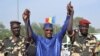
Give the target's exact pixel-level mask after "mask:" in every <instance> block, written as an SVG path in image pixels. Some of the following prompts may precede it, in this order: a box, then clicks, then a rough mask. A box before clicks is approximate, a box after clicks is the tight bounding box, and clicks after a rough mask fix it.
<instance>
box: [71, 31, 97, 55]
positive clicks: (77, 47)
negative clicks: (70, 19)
mask: <svg viewBox="0 0 100 56" xmlns="http://www.w3.org/2000/svg"><path fill="white" fill-rule="evenodd" d="M70 37H74V38H75V39H74V42H73V44H72V48H71V56H92V55H93V49H95V46H96V37H95V36H93V35H90V34H88V36H87V37H84V36H82V35H81V34H80V32H75V34H74V35H72V36H70Z"/></svg>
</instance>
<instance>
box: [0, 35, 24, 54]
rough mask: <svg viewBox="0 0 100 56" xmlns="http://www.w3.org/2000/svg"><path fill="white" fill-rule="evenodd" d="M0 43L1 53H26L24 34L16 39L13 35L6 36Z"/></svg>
mask: <svg viewBox="0 0 100 56" xmlns="http://www.w3.org/2000/svg"><path fill="white" fill-rule="evenodd" d="M0 44H1V49H0V53H1V55H3V56H24V54H25V45H24V44H25V38H24V37H22V36H20V37H19V38H18V39H17V40H16V41H14V40H13V38H12V37H10V38H6V39H4V40H3V41H2V42H1V43H0Z"/></svg>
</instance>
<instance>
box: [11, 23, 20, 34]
mask: <svg viewBox="0 0 100 56" xmlns="http://www.w3.org/2000/svg"><path fill="white" fill-rule="evenodd" d="M11 31H12V33H13V34H14V35H15V36H19V35H20V24H17V23H13V25H11Z"/></svg>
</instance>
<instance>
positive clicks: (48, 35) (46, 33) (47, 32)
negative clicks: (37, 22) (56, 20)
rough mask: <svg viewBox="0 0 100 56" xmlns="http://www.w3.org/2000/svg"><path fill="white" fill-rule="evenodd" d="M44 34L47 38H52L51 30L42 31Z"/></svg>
mask: <svg viewBox="0 0 100 56" xmlns="http://www.w3.org/2000/svg"><path fill="white" fill-rule="evenodd" d="M44 34H45V36H46V37H47V38H50V37H52V34H53V29H44Z"/></svg>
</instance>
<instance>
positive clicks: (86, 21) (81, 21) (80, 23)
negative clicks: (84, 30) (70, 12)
mask: <svg viewBox="0 0 100 56" xmlns="http://www.w3.org/2000/svg"><path fill="white" fill-rule="evenodd" d="M84 24H91V23H90V22H89V21H88V20H86V19H81V20H80V21H79V25H84Z"/></svg>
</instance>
